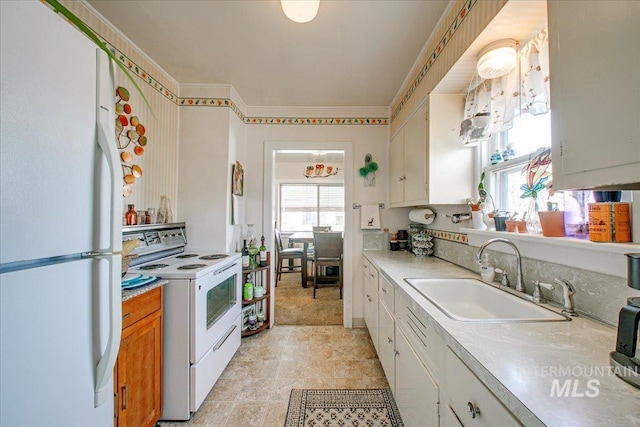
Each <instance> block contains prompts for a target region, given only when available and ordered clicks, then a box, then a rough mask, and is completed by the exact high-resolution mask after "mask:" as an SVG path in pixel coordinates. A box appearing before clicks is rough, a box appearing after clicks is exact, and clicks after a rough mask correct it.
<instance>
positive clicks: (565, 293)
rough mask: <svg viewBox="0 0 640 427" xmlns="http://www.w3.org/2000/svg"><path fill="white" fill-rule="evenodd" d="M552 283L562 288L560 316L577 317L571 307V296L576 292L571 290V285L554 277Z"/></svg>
mask: <svg viewBox="0 0 640 427" xmlns="http://www.w3.org/2000/svg"><path fill="white" fill-rule="evenodd" d="M553 282H554V283H557V284H558V285H560V286H561V287H562V298H563V300H564V309H563V310H562V314H566V315H567V316H571V317H577V316H578V313H576V310H575V309H574V307H573V294H575V293H576V290H575V289H574V288H573V286H572V285H571V283H569V282H567V281H566V280H564V279H560V278H559V277H554V278H553Z"/></svg>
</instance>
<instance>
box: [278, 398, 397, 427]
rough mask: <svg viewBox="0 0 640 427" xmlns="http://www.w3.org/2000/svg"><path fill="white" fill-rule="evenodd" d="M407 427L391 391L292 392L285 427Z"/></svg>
mask: <svg viewBox="0 0 640 427" xmlns="http://www.w3.org/2000/svg"><path fill="white" fill-rule="evenodd" d="M320 426H322V427H325V426H326V427H334V426H345V427H346V426H353V427H403V426H404V424H403V423H402V420H401V419H400V413H399V412H398V407H397V406H396V402H395V400H393V395H392V394H391V390H389V389H376V390H295V389H294V390H291V397H290V398H289V409H288V410H287V418H286V421H285V427H320Z"/></svg>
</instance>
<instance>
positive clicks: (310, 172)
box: [304, 163, 340, 178]
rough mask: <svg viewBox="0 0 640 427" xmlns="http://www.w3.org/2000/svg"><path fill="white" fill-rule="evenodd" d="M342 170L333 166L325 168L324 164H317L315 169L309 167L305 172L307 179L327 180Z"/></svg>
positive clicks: (311, 166)
mask: <svg viewBox="0 0 640 427" xmlns="http://www.w3.org/2000/svg"><path fill="white" fill-rule="evenodd" d="M339 170H340V168H334V167H333V166H328V165H327V166H325V164H324V163H316V165H315V167H314V166H313V165H309V166H307V168H306V169H305V171H304V177H305V178H327V177H329V176H333V175H336V174H337V173H338V171H339Z"/></svg>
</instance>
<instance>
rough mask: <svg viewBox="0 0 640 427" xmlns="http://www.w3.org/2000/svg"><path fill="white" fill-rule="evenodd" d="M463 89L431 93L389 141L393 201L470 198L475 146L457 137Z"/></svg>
mask: <svg viewBox="0 0 640 427" xmlns="http://www.w3.org/2000/svg"><path fill="white" fill-rule="evenodd" d="M463 108H464V99H463V96H462V95H440V94H437V95H430V96H429V97H428V98H427V100H426V102H425V103H424V104H423V105H421V106H420V107H419V108H418V109H417V110H416V111H415V113H414V114H413V116H411V117H410V118H409V120H407V122H406V124H405V125H404V126H403V127H402V129H400V130H399V131H398V132H397V133H396V135H395V136H394V137H393V139H392V140H391V142H390V144H389V170H390V177H389V203H390V205H391V207H401V206H420V205H427V204H458V203H466V199H467V198H469V197H472V196H473V182H474V178H473V149H470V148H467V147H464V146H463V145H462V143H461V142H460V139H459V137H458V134H459V128H460V122H461V121H462V116H463V113H462V110H463Z"/></svg>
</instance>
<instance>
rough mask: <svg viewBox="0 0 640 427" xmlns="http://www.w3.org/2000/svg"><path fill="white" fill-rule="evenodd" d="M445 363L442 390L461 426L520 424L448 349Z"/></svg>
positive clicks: (502, 426)
mask: <svg viewBox="0 0 640 427" xmlns="http://www.w3.org/2000/svg"><path fill="white" fill-rule="evenodd" d="M445 365H446V366H445V385H444V386H443V389H444V390H445V392H446V394H447V400H449V402H450V405H451V407H452V408H453V410H454V411H455V413H456V415H457V417H458V419H459V420H460V422H461V423H462V424H463V425H466V426H478V427H494V426H501V427H508V426H520V425H522V424H520V423H519V422H518V420H516V419H515V418H514V417H513V415H512V414H511V412H509V410H508V409H507V408H505V407H504V406H503V405H502V403H501V402H500V401H499V400H498V398H496V397H495V396H494V395H493V394H492V393H491V392H490V391H489V389H487V388H486V387H485V385H484V384H482V382H481V381H480V380H479V379H478V378H477V377H476V376H475V375H474V374H473V372H471V370H469V368H467V366H466V365H465V364H464V363H463V362H462V361H461V360H460V359H458V356H456V355H455V353H453V351H451V349H449V348H448V349H447V354H446V361H445Z"/></svg>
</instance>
